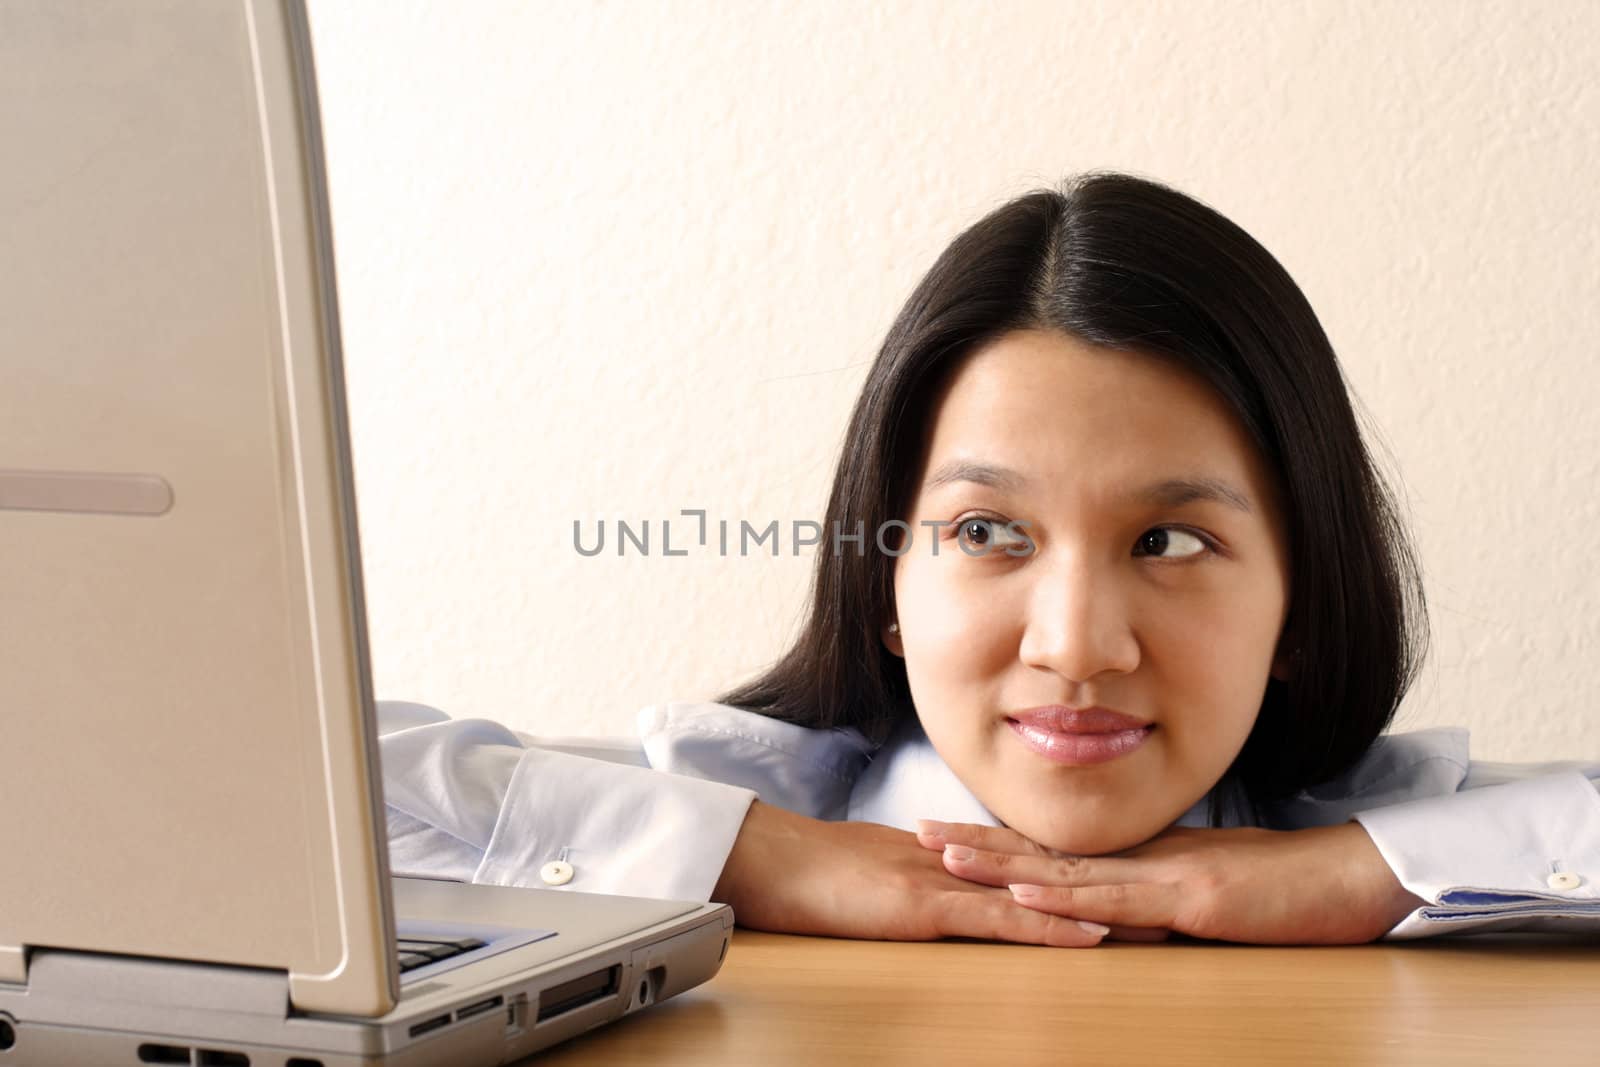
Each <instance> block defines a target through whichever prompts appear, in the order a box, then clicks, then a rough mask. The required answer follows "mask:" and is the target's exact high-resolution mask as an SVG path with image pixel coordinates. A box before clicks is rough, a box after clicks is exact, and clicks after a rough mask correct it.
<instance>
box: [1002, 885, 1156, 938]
mask: <svg viewBox="0 0 1600 1067" xmlns="http://www.w3.org/2000/svg"><path fill="white" fill-rule="evenodd" d="M1008 888H1010V890H1011V896H1012V899H1014V900H1015V901H1016V902H1017V903H1018V904H1021V905H1022V906H1023V907H1025V908H1032V909H1036V910H1038V911H1045V912H1049V913H1051V914H1052V915H1070V916H1072V917H1073V918H1074V919H1080V920H1083V919H1087V920H1089V921H1091V922H1097V923H1103V924H1104V925H1106V926H1142V927H1161V928H1163V929H1171V928H1172V926H1173V925H1174V923H1175V922H1176V919H1175V917H1174V913H1175V910H1176V909H1175V907H1174V903H1175V899H1176V888H1175V887H1173V886H1170V885H1162V884H1155V883H1149V882H1145V883H1138V884H1116V885H1091V886H1076V887H1071V886H1042V885H1027V884H1022V883H1017V884H1013V885H1011V886H1009V887H1008Z"/></svg>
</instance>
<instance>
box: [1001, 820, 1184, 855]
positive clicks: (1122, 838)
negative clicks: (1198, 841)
mask: <svg viewBox="0 0 1600 1067" xmlns="http://www.w3.org/2000/svg"><path fill="white" fill-rule="evenodd" d="M1006 825H1007V826H1010V827H1011V828H1012V829H1013V830H1016V831H1017V832H1018V833H1020V834H1022V835H1024V836H1025V837H1027V838H1029V839H1030V840H1032V841H1034V842H1035V843H1036V844H1040V845H1043V846H1044V847H1045V848H1049V849H1054V850H1055V851H1057V852H1065V853H1066V854H1067V855H1069V856H1106V855H1110V854H1111V853H1114V852H1121V851H1123V850H1124V849H1129V848H1133V847H1134V846H1135V845H1142V844H1144V843H1145V842H1146V841H1148V840H1150V839H1151V838H1152V837H1155V836H1156V835H1157V834H1159V833H1160V832H1161V831H1162V830H1163V829H1164V828H1165V827H1166V826H1167V825H1168V823H1160V824H1158V825H1156V826H1155V827H1154V828H1151V829H1146V828H1144V827H1142V826H1113V827H1105V826H1073V825H1060V824H1047V825H1042V826H1038V827H1036V828H1032V829H1030V826H1029V820H1026V819H1024V820H1021V821H1020V822H1007V823H1006Z"/></svg>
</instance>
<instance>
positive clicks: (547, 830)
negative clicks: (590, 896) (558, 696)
mask: <svg viewBox="0 0 1600 1067" xmlns="http://www.w3.org/2000/svg"><path fill="white" fill-rule="evenodd" d="M755 797H756V794H755V792H754V791H753V790H750V789H744V788H741V787H739V786H731V785H724V784H722V783H720V782H708V781H704V780H702V779H698V778H689V777H687V776H684V775H677V774H668V773H665V772H663V771H657V770H651V769H648V768H644V767H629V766H624V765H620V764H614V763H605V762H602V761H599V760H591V759H585V758H583V757H581V756H573V755H568V754H567V753H563V752H550V751H545V750H540V749H529V750H527V751H526V753H525V754H524V755H523V756H522V759H521V761H520V762H519V763H518V764H517V768H516V770H515V771H514V772H513V774H512V776H511V782H510V784H509V787H508V789H507V792H506V798H505V803H504V804H503V805H502V806H501V808H500V815H499V818H498V820H497V821H496V823H495V827H494V832H493V835H492V836H491V837H490V839H489V845H488V848H487V849H486V850H485V852H484V856H483V862H482V863H481V864H480V865H479V867H478V870H477V871H476V873H475V874H474V875H473V878H472V880H473V881H474V882H480V883H484V884H488V885H508V886H531V887H535V888H542V889H562V890H575V891H580V892H585V893H613V894H620V895H624V896H636V897H660V898H667V899H673V900H709V899H711V891H712V890H713V889H714V888H715V887H716V884H717V879H718V878H720V877H721V876H722V868H723V866H724V865H725V864H726V863H727V860H728V855H729V853H731V852H732V851H733V843H734V839H735V838H737V837H738V836H739V829H740V827H741V826H743V825H744V817H745V813H746V812H747V811H748V810H749V808H750V803H751V801H753V800H754V799H755ZM552 863H560V864H561V865H562V866H561V867H559V868H556V869H555V872H554V877H547V876H546V875H547V872H546V865H548V864H552ZM568 875H570V877H568Z"/></svg>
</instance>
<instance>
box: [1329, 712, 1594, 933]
mask: <svg viewBox="0 0 1600 1067" xmlns="http://www.w3.org/2000/svg"><path fill="white" fill-rule="evenodd" d="M1435 733H1437V734H1439V735H1443V734H1445V733H1452V734H1459V738H1457V739H1456V740H1458V741H1459V748H1458V750H1457V754H1456V755H1454V756H1451V755H1441V754H1439V753H1437V752H1435V753H1428V752H1425V751H1422V748H1423V747H1425V746H1418V747H1417V748H1416V749H1415V750H1414V751H1413V753H1412V755H1413V756H1414V757H1415V759H1414V761H1413V762H1410V763H1407V762H1406V761H1404V760H1398V761H1397V760H1396V759H1395V758H1394V757H1395V756H1396V754H1397V753H1398V752H1400V751H1403V750H1405V749H1406V748H1407V745H1406V744H1405V743H1404V740H1403V739H1404V738H1406V737H1409V738H1410V739H1412V740H1413V741H1415V740H1416V739H1418V738H1421V737H1423V735H1426V734H1435ZM1401 739H1402V743H1401V744H1399V745H1391V746H1390V751H1389V752H1388V753H1387V755H1384V754H1380V758H1379V759H1378V761H1377V763H1376V764H1375V767H1374V768H1368V772H1369V783H1370V784H1371V785H1373V786H1374V787H1375V788H1374V790H1373V792H1372V793H1371V794H1369V799H1368V800H1367V802H1366V803H1367V805H1369V806H1361V801H1360V797H1359V794H1358V796H1357V798H1356V800H1355V804H1356V806H1358V807H1360V808H1361V810H1356V811H1354V812H1353V813H1352V814H1349V815H1348V817H1349V818H1351V819H1353V820H1354V821H1356V822H1359V823H1360V824H1361V825H1362V827H1364V828H1365V829H1366V831H1367V833H1368V834H1369V835H1370V836H1371V837H1372V840H1373V843H1374V844H1376V845H1377V847H1378V851H1379V852H1380V853H1382V855H1383V858H1384V860H1385V861H1386V862H1387V863H1388V864H1389V866H1390V868H1391V869H1392V870H1393V871H1394V873H1395V876H1396V877H1397V878H1398V879H1399V881H1400V883H1401V884H1402V885H1404V886H1405V887H1406V889H1408V890H1410V891H1411V892H1412V893H1415V894H1416V895H1417V896H1419V897H1421V898H1422V899H1423V900H1425V901H1427V902H1428V903H1427V904H1425V905H1424V906H1422V907H1420V908H1417V909H1416V910H1415V911H1413V912H1412V913H1411V914H1410V915H1408V916H1406V917H1405V918H1404V919H1403V920H1401V922H1400V923H1398V924H1397V925H1396V926H1395V927H1394V928H1393V929H1392V930H1390V931H1389V932H1388V933H1387V934H1385V935H1384V937H1383V940H1386V941H1401V940H1411V939H1416V938H1424V937H1437V936H1440V935H1443V934H1456V933H1469V932H1472V933H1481V932H1487V931H1498V930H1515V931H1523V932H1549V933H1566V932H1575V933H1577V932H1581V933H1600V763H1581V762H1562V763H1543V764H1516V763H1491V762H1485V761H1472V762H1468V761H1466V760H1465V758H1464V756H1465V748H1466V731H1464V730H1460V731H1422V732H1419V733H1418V734H1413V735H1402V738H1401ZM1452 767H1454V768H1455V769H1454V770H1453V771H1452ZM1374 770H1375V772H1376V773H1373V772H1374ZM1380 778H1381V779H1382V786H1381V788H1378V785H1379V783H1378V781H1377V779H1380ZM1373 796H1381V797H1382V799H1378V800H1375V801H1374V800H1373V799H1371V797H1373ZM1402 798H1404V799H1402Z"/></svg>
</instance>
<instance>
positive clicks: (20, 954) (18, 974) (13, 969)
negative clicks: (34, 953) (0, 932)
mask: <svg viewBox="0 0 1600 1067" xmlns="http://www.w3.org/2000/svg"><path fill="white" fill-rule="evenodd" d="M0 982H8V983H10V984H11V985H27V984H28V946H27V945H0Z"/></svg>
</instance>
